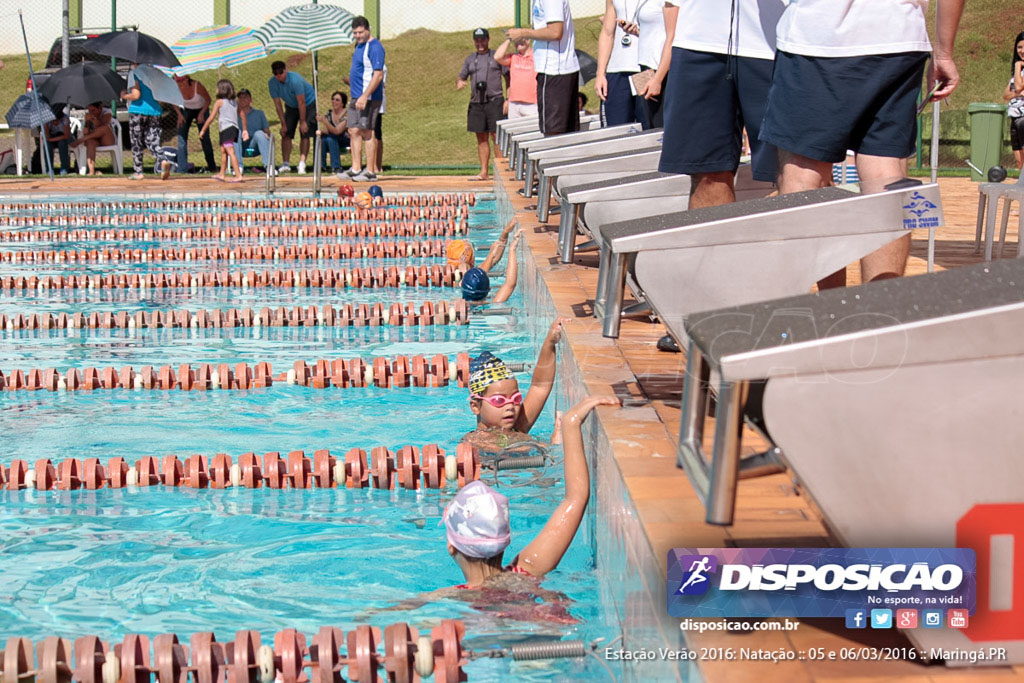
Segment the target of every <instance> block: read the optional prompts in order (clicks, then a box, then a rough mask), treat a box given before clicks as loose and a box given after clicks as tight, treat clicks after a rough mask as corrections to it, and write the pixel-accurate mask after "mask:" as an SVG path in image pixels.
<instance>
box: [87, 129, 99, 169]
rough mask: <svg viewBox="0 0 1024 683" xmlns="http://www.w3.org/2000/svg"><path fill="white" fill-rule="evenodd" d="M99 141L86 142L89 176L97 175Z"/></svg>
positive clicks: (93, 139) (90, 140)
mask: <svg viewBox="0 0 1024 683" xmlns="http://www.w3.org/2000/svg"><path fill="white" fill-rule="evenodd" d="M99 144H100V143H99V140H97V139H96V138H89V139H88V140H86V141H85V163H86V167H87V168H88V169H89V175H96V148H97V147H99Z"/></svg>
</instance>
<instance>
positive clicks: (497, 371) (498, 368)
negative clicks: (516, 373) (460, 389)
mask: <svg viewBox="0 0 1024 683" xmlns="http://www.w3.org/2000/svg"><path fill="white" fill-rule="evenodd" d="M512 378H513V375H512V371H511V370H509V369H508V366H507V365H505V363H504V362H503V361H502V360H501V359H500V358H498V357H497V356H494V355H493V354H491V352H490V351H484V352H483V353H481V354H480V355H479V356H477V357H476V358H474V359H473V360H472V361H470V363H469V391H470V393H471V394H482V393H484V390H485V389H486V388H487V387H489V386H490V385H492V384H494V383H495V382H500V381H502V380H503V379H512Z"/></svg>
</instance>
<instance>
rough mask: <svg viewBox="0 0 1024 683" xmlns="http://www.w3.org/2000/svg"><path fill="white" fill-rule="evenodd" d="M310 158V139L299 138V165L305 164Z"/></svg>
mask: <svg viewBox="0 0 1024 683" xmlns="http://www.w3.org/2000/svg"><path fill="white" fill-rule="evenodd" d="M307 156H309V138H308V137H306V138H304V137H300V138H299V163H300V164H305V163H306V157H307Z"/></svg>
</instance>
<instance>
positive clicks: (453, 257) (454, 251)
mask: <svg viewBox="0 0 1024 683" xmlns="http://www.w3.org/2000/svg"><path fill="white" fill-rule="evenodd" d="M445 254H446V256H447V257H448V265H449V266H451V267H452V268H458V267H459V266H461V265H466V266H469V267H470V268H472V267H473V266H474V265H475V262H474V260H473V245H472V244H470V242H469V240H452V241H451V242H449V243H448V247H447V248H446V249H445Z"/></svg>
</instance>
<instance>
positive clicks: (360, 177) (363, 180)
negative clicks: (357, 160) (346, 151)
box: [352, 171, 373, 183]
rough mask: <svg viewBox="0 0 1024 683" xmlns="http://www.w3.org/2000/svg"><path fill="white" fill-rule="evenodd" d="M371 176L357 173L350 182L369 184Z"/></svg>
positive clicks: (365, 173) (362, 172) (364, 172)
mask: <svg viewBox="0 0 1024 683" xmlns="http://www.w3.org/2000/svg"><path fill="white" fill-rule="evenodd" d="M371 175H373V174H372V173H367V172H366V171H360V172H359V173H357V174H355V175H354V176H352V180H353V181H355V182H357V183H368V182H370V176H371Z"/></svg>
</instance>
